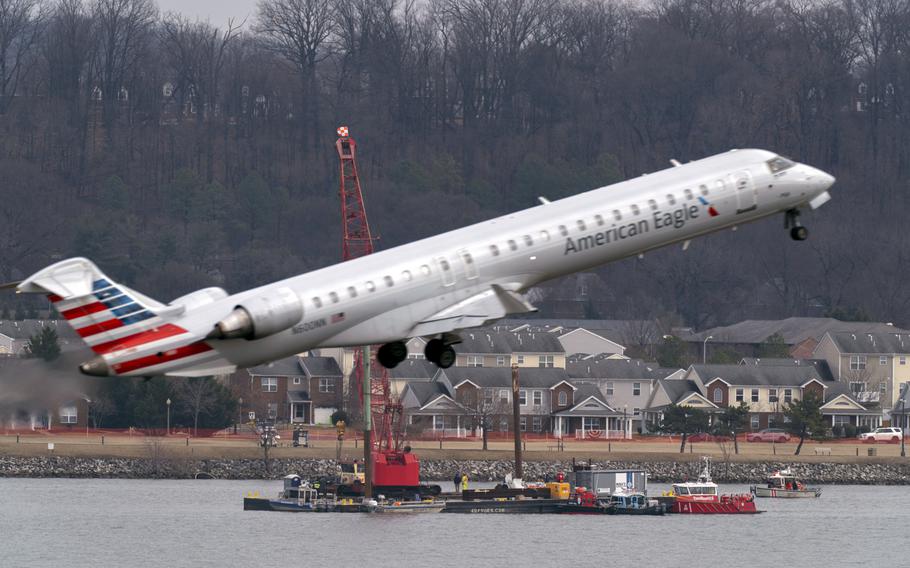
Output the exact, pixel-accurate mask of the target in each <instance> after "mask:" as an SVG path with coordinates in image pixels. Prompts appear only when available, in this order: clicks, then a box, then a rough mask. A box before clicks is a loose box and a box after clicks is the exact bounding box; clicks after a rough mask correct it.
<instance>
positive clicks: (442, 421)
mask: <svg viewBox="0 0 910 568" xmlns="http://www.w3.org/2000/svg"><path fill="white" fill-rule="evenodd" d="M445 429H446V417H445V416H439V415H436V416H433V430H445Z"/></svg>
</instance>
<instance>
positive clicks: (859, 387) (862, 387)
mask: <svg viewBox="0 0 910 568" xmlns="http://www.w3.org/2000/svg"><path fill="white" fill-rule="evenodd" d="M850 392H852V393H853V394H859V393H861V392H866V383H865V382H863V381H851V382H850Z"/></svg>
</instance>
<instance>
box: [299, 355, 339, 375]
mask: <svg viewBox="0 0 910 568" xmlns="http://www.w3.org/2000/svg"><path fill="white" fill-rule="evenodd" d="M299 363H300V366H301V367H303V370H304V372H305V373H306V375H307V376H308V377H340V376H342V373H341V367H339V366H338V361H336V360H335V358H334V357H301V358H300V359H299Z"/></svg>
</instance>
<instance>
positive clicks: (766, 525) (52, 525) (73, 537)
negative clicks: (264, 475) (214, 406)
mask: <svg viewBox="0 0 910 568" xmlns="http://www.w3.org/2000/svg"><path fill="white" fill-rule="evenodd" d="M443 485H444V489H451V483H449V484H448V487H445V484H443ZM280 488H281V482H279V481H273V482H264V481H220V480H207V481H202V480H198V481H175V480H164V481H142V480H119V479H0V567H2V568H8V567H9V568H18V567H23V568H25V567H44V566H47V567H54V568H58V567H66V568H82V567H85V568H99V567H101V568H103V567H118V568H119V567H145V566H154V567H159V566H161V567H183V566H193V567H196V566H218V567H225V566H238V567H244V568H249V567H259V566H270V567H271V566H275V567H285V566H307V567H311V566H317V567H327V568H336V567H337V568H346V567H356V566H383V567H384V566H390V567H396V568H401V567H406V566H429V567H442V566H459V567H474V566H522V567H532V566H533V567H538V566H560V567H563V568H568V567H574V566H598V567H608V566H623V567H625V566H628V567H630V568H639V567H650V566H658V567H675V566H694V567H699V568H700V567H730V566H773V567H775V568H783V567H791V566H793V567H800V568H805V567H815V566H818V567H825V568H831V567H836V566H860V565H864V566H868V567H870V568H871V567H895V566H908V565H910V554H908V547H907V545H906V542H905V541H906V527H907V525H908V522H910V489H908V488H904V487H868V486H827V487H825V488H824V493H823V494H822V497H821V498H820V499H812V500H810V499H805V500H803V499H798V500H797V499H794V500H786V499H759V500H758V506H759V509H762V510H764V511H766V512H765V513H763V514H761V515H731V516H726V515H705V516H698V515H691V516H688V515H669V516H665V517H622V516H619V517H616V516H572V515H453V514H422V515H400V516H381V515H366V514H332V513H324V514H313V513H298V514H295V513H272V512H256V511H244V510H243V495H244V493H246V492H247V491H250V490H259V491H260V493H262V494H264V495H268V496H271V495H273V494H277V492H278V491H279V490H280ZM668 488H669V487H668V486H666V485H661V484H651V485H650V488H649V489H650V491H651V492H652V494H655V493H656V494H660V492H661V491H662V490H664V489H668ZM721 489H722V491H723V492H731V491H737V492H738V491H746V490H748V488H747V487H744V486H736V485H729V486H723V487H722V488H721Z"/></svg>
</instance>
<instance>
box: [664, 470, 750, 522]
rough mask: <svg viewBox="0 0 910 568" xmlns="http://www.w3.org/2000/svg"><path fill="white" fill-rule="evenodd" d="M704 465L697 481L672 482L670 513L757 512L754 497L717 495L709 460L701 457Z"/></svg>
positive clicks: (747, 495) (714, 513)
mask: <svg viewBox="0 0 910 568" xmlns="http://www.w3.org/2000/svg"><path fill="white" fill-rule="evenodd" d="M703 459H704V462H705V467H704V469H703V470H702V472H701V475H699V476H698V481H695V482H691V481H684V482H682V483H674V484H673V490H672V491H671V492H670V494H669V497H673V504H672V505H671V506H670V512H671V513H687V514H706V515H716V514H757V513H760V512H761V511H759V510H758V509H756V508H755V497H754V496H753V495H752V494H751V493H749V494H746V495H743V494H740V495H718V493H717V484H716V483H714V482H713V481H711V460H710V458H707V457H706V458H703Z"/></svg>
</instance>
